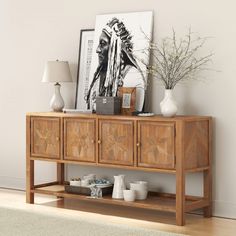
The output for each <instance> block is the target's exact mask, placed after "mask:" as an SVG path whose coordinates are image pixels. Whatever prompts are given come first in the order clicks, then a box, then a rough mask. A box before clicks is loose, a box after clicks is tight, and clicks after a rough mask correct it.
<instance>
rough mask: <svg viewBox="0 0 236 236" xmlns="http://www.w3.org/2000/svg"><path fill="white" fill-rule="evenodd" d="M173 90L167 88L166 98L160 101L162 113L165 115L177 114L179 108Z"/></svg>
mask: <svg viewBox="0 0 236 236" xmlns="http://www.w3.org/2000/svg"><path fill="white" fill-rule="evenodd" d="M172 92H173V90H172V89H166V90H165V96H164V99H163V100H162V101H161V103H160V107H161V113H162V115H163V116H165V117H173V116H175V115H176V113H177V110H178V109H177V104H176V102H175V100H174V98H173V95H172Z"/></svg>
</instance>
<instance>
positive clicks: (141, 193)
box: [130, 181, 148, 200]
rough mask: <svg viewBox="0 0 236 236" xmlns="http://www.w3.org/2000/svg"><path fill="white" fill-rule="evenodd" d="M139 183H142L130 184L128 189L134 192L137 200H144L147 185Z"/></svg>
mask: <svg viewBox="0 0 236 236" xmlns="http://www.w3.org/2000/svg"><path fill="white" fill-rule="evenodd" d="M141 182H144V181H136V182H135V183H130V189H131V190H134V191H135V195H136V199H137V200H145V199H146V198H147V194H148V188H147V184H144V183H141Z"/></svg>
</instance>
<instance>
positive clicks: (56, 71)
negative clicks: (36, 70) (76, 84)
mask: <svg viewBox="0 0 236 236" xmlns="http://www.w3.org/2000/svg"><path fill="white" fill-rule="evenodd" d="M42 82H72V77H71V73H70V68H69V64H68V62H67V61H48V62H47V64H46V66H45V70H44V75H43V79H42Z"/></svg>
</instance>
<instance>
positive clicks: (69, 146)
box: [64, 118, 96, 162]
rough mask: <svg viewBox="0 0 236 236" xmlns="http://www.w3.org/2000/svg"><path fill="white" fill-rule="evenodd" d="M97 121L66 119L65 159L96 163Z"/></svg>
mask: <svg viewBox="0 0 236 236" xmlns="http://www.w3.org/2000/svg"><path fill="white" fill-rule="evenodd" d="M95 134H96V133H95V120H94V119H80V118H77V119H75V118H65V119H64V159H65V160H75V161H85V162H95V161H96V158H95V150H96V148H95Z"/></svg>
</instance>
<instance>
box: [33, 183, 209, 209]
mask: <svg viewBox="0 0 236 236" xmlns="http://www.w3.org/2000/svg"><path fill="white" fill-rule="evenodd" d="M31 193H40V194H49V195H54V196H57V197H64V198H74V199H79V200H82V201H93V202H97V203H104V204H112V205H120V206H129V207H137V208H143V209H151V210H158V211H166V212H173V213H175V212H176V200H175V195H174V194H164V193H154V192H149V194H148V198H147V199H146V200H137V201H134V202H126V201H124V200H117V199H113V198H112V196H111V195H106V196H104V197H103V198H99V199H94V198H90V197H88V196H85V195H79V194H71V193H67V192H65V190H64V186H63V185H51V186H44V187H37V188H34V189H33V190H31ZM208 204H209V203H208V202H207V201H206V200H205V199H204V198H201V197H193V196H186V200H185V211H186V212H187V211H191V210H195V209H198V208H202V207H205V206H208Z"/></svg>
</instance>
